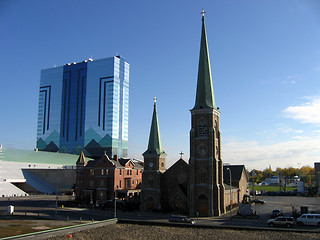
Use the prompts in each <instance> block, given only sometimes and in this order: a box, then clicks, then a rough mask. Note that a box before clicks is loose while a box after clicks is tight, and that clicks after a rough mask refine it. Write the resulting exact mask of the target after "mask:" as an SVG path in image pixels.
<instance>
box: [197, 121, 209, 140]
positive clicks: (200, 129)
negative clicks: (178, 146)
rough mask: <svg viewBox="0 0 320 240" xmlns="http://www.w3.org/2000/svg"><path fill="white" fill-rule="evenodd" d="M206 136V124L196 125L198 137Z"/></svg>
mask: <svg viewBox="0 0 320 240" xmlns="http://www.w3.org/2000/svg"><path fill="white" fill-rule="evenodd" d="M206 136H208V131H207V126H206V125H204V124H200V125H199V126H198V137H206Z"/></svg>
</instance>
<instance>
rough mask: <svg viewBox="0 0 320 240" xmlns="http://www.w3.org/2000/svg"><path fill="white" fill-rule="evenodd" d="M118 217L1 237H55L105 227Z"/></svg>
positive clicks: (6, 238)
mask: <svg viewBox="0 0 320 240" xmlns="http://www.w3.org/2000/svg"><path fill="white" fill-rule="evenodd" d="M117 221H118V219H116V218H113V219H107V220H103V221H98V222H91V223H84V224H80V225H73V226H67V227H62V228H55V229H50V230H45V231H40V232H34V233H27V234H23V235H17V236H11V237H5V238H0V239H1V240H10V239H23V240H27V239H28V240H29V239H35V240H41V239H48V238H50V237H55V236H61V235H64V234H66V235H68V234H71V233H75V232H79V231H83V230H87V229H91V228H97V227H103V226H106V225H109V224H115V223H117Z"/></svg>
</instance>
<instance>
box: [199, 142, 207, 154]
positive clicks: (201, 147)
mask: <svg viewBox="0 0 320 240" xmlns="http://www.w3.org/2000/svg"><path fill="white" fill-rule="evenodd" d="M207 152H208V149H207V147H206V145H204V144H201V145H199V147H198V153H199V155H200V156H205V155H206V154H207Z"/></svg>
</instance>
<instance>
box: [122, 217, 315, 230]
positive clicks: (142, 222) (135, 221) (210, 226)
mask: <svg viewBox="0 0 320 240" xmlns="http://www.w3.org/2000/svg"><path fill="white" fill-rule="evenodd" d="M117 223H128V224H136V225H153V226H167V227H179V228H203V229H209V228H211V229H229V230H230V229H232V230H239V231H247V230H250V231H269V232H296V233H319V230H318V229H317V230H313V229H311V230H309V229H308V230H307V229H293V228H290V229H289V228H269V227H249V226H230V225H229V226H228V225H224V226H222V225H216V224H214V225H205V224H186V223H172V222H157V221H148V220H145V221H143V220H132V219H119V220H118V222H117Z"/></svg>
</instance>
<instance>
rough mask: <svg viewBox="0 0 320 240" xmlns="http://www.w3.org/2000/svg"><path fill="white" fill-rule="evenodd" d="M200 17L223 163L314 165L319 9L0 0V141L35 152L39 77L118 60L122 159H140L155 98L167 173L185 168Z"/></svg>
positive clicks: (319, 140)
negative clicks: (124, 79)
mask: <svg viewBox="0 0 320 240" xmlns="http://www.w3.org/2000/svg"><path fill="white" fill-rule="evenodd" d="M202 9H204V10H205V11H206V16H205V18H206V28H207V38H208V44H209V50H210V59H211V69H212V77H213V86H214V93H215V100H216V104H217V106H218V107H219V108H220V111H221V115H220V131H221V136H222V159H223V161H224V163H229V164H245V165H246V168H247V169H249V170H251V169H260V170H263V169H265V168H267V167H269V166H271V167H272V169H275V168H277V167H282V168H283V167H296V168H297V167H301V166H305V165H309V166H313V164H314V162H320V84H319V83H320V1H318V0H306V1H302V0H280V1H279V0H259V1H257V0H241V1H240V0H198V1H191V0H175V1H172V0H162V1H150V0H117V1H115V0H110V1H102V0H101V1H96V0H92V1H85V0H68V1H65V0H55V1H48V0H28V1H23V0H20V1H19V0H0V35H1V37H0V56H1V59H0V104H1V111H0V144H2V145H3V146H4V147H8V148H18V149H31V150H32V149H33V148H34V147H35V143H36V130H37V114H38V97H39V84H40V71H41V69H45V68H51V67H54V66H62V65H65V64H66V63H69V62H80V61H83V60H85V59H89V58H93V60H94V59H100V58H105V57H110V56H114V55H116V54H120V55H122V56H123V57H125V59H126V61H128V63H130V105H129V157H132V158H138V159H143V157H142V153H143V152H144V151H145V150H146V149H147V145H148V138H149V131H150V125H151V118H152V111H153V98H154V97H157V110H158V118H159V125H160V132H161V140H162V146H163V149H164V151H165V152H166V153H167V167H169V166H171V165H172V164H173V163H174V162H175V161H177V160H178V159H179V157H180V155H179V153H180V152H181V151H183V152H184V155H183V158H184V159H185V160H186V161H188V160H189V131H190V127H191V113H190V111H189V110H190V109H192V108H193V106H194V104H195V94H196V83H197V71H198V60H199V50H200V36H201V14H200V13H201V11H202Z"/></svg>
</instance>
